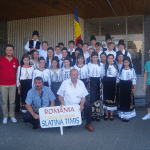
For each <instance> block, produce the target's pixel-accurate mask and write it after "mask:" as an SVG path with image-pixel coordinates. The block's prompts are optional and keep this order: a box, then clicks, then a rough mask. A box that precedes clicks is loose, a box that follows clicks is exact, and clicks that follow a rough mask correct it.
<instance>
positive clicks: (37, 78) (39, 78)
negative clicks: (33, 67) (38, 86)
mask: <svg viewBox="0 0 150 150" xmlns="http://www.w3.org/2000/svg"><path fill="white" fill-rule="evenodd" d="M35 80H38V81H42V82H43V79H42V77H36V78H34V82H35Z"/></svg>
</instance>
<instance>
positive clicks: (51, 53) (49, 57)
mask: <svg viewBox="0 0 150 150" xmlns="http://www.w3.org/2000/svg"><path fill="white" fill-rule="evenodd" d="M53 57H54V49H53V48H52V47H49V48H48V49H47V58H46V65H45V67H46V68H47V69H50V68H51V67H52V65H51V61H52V59H53Z"/></svg>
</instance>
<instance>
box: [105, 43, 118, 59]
mask: <svg viewBox="0 0 150 150" xmlns="http://www.w3.org/2000/svg"><path fill="white" fill-rule="evenodd" d="M107 47H108V49H107V50H106V51H105V53H106V55H108V54H113V55H114V58H115V59H116V51H114V50H113V49H114V43H113V42H109V43H108V44H107Z"/></svg>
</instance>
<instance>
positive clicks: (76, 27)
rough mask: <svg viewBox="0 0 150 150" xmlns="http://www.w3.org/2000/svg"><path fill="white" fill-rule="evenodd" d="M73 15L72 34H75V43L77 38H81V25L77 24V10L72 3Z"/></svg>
mask: <svg viewBox="0 0 150 150" xmlns="http://www.w3.org/2000/svg"><path fill="white" fill-rule="evenodd" d="M74 15H75V19H74V34H75V43H76V44H77V42H78V40H79V39H81V40H82V37H81V27H80V24H79V19H78V15H77V10H76V7H75V5H74Z"/></svg>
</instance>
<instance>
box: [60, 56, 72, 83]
mask: <svg viewBox="0 0 150 150" xmlns="http://www.w3.org/2000/svg"><path fill="white" fill-rule="evenodd" d="M71 63H72V62H71V58H70V57H69V56H67V57H66V58H65V60H64V67H63V68H62V69H61V71H62V80H63V81H64V80H66V79H69V78H70V70H71V69H73V67H71Z"/></svg>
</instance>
